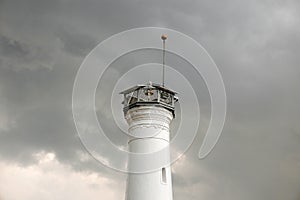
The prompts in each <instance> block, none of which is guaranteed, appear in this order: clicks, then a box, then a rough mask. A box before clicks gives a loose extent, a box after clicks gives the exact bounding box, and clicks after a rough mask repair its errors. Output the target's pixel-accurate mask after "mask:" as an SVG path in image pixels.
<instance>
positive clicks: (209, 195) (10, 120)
mask: <svg viewBox="0 0 300 200" xmlns="http://www.w3.org/2000/svg"><path fill="white" fill-rule="evenodd" d="M299 11H300V3H299V2H298V1H297V0H286V1H283V0H253V1H245V0H239V1H238V0H228V1H215V0H205V1H202V0H199V1H180V0H174V1H157V0H154V1H138V0H85V1H79V0H52V1H44V0H23V1H17V0H7V1H6V0H0V199H1V200H18V199H26V200H27V199H28V200H29V199H30V200H40V199H45V200H48V199H49V200H50V199H51V200H52V199H57V200H64V199H74V200H80V199H91V200H93V199H107V200H116V199H124V193H125V181H126V174H124V173H120V172H117V171H114V170H111V169H109V168H107V167H105V166H103V165H101V164H99V163H98V162H96V161H95V160H93V159H92V158H91V157H90V156H89V154H88V153H87V152H86V151H85V149H84V148H83V146H82V145H81V143H80V141H79V139H78V136H77V133H76V129H75V125H74V122H73V118H72V108H71V101H72V88H73V83H74V80H75V76H76V73H77V70H78V69H79V67H80V64H81V63H82V61H83V59H84V58H85V56H86V55H87V54H88V53H89V52H90V51H91V50H92V49H93V48H94V47H95V46H96V45H97V44H98V43H100V42H101V41H103V40H104V39H106V38H108V37H109V36H111V35H113V34H116V33H119V32H121V31H125V30H127V29H131V28H137V27H145V26H157V27H166V28H171V29H175V30H177V31H180V32H183V33H185V34H187V35H189V36H191V37H193V38H194V39H195V40H197V41H198V42H199V43H200V44H202V45H203V46H204V47H205V49H206V50H207V51H208V52H209V54H210V55H211V57H212V58H213V59H214V61H215V62H216V64H217V65H218V67H219V70H220V72H221V74H222V76H223V80H224V83H225V87H226V92H227V100H228V102H227V103H228V107H227V109H228V110H227V118H226V123H225V126H224V130H223V133H222V136H221V138H220V141H219V142H218V144H217V146H216V148H215V149H214V150H213V152H212V153H211V154H210V155H209V156H208V157H207V158H205V159H204V160H199V159H198V157H197V154H198V150H199V146H200V144H201V142H202V139H203V132H205V129H206V128H207V127H206V126H207V123H206V122H205V120H204V122H203V123H202V124H203V126H201V127H200V130H199V136H197V138H196V140H195V142H194V143H193V145H192V146H191V148H190V149H189V150H188V152H187V153H186V154H185V155H184V156H182V157H181V159H180V160H178V161H177V162H176V163H175V164H173V165H172V168H173V185H174V187H173V188H174V199H175V200H196V199H206V200H216V199H223V200H227V199H228V200H229V199H230V200H253V199H255V200H282V199H285V200H300V125H299V119H300V106H299V102H300V92H299V91H300V87H299V86H300V79H299V77H300V69H299V63H300V57H299V52H300V26H299V24H300V12H299ZM153 56H154V57H155V53H153ZM170 58H171V57H170ZM169 60H172V59H169ZM170 62H171V61H170ZM111 76H114V74H113V73H112V74H111ZM116 76H117V75H116ZM107 78H108V80H109V77H107ZM146 81H148V80H146ZM108 83H109V82H108ZM132 83H134V81H133V82H132ZM202 86H203V85H199V88H202ZM111 87H113V86H111ZM203 88H204V89H205V87H203ZM203 94H205V95H204V96H207V91H204V90H203ZM97 96H101V95H97ZM203 98H204V100H203V102H202V103H203V105H202V106H203V107H204V109H203V110H204V114H203V116H204V119H205V116H209V114H207V113H208V110H206V109H205V105H207V104H208V103H207V102H206V101H205V97H203ZM206 112H207V113H206ZM98 113H99V114H100V115H101V113H102V114H103V113H104V114H105V110H101V107H100V108H99V110H98ZM207 118H208V117H207ZM112 140H113V141H115V142H116V143H118V144H119V145H121V141H122V140H121V139H118V137H117V136H116V135H115V136H112Z"/></svg>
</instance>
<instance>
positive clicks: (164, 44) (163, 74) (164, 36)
mask: <svg viewBox="0 0 300 200" xmlns="http://www.w3.org/2000/svg"><path fill="white" fill-rule="evenodd" d="M167 38H168V37H167V35H165V34H163V35H162V36H161V39H162V41H163V73H162V86H163V87H165V55H166V39H167Z"/></svg>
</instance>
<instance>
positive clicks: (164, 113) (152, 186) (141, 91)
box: [121, 35, 178, 200]
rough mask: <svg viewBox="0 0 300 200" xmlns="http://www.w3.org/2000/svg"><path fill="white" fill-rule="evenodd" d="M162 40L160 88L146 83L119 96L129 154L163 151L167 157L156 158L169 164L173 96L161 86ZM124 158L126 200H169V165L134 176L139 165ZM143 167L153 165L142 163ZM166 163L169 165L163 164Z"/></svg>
mask: <svg viewBox="0 0 300 200" xmlns="http://www.w3.org/2000/svg"><path fill="white" fill-rule="evenodd" d="M161 38H162V40H163V81H162V84H155V83H151V82H149V83H147V84H144V85H136V86H134V87H132V88H129V89H127V90H125V91H123V92H121V94H122V95H123V96H124V100H123V106H124V107H123V112H124V117H125V119H126V121H127V123H128V135H129V136H130V138H129V141H128V147H129V151H130V152H131V153H135V154H150V153H153V152H157V151H160V150H161V149H163V148H167V151H164V152H167V153H162V154H160V155H159V157H160V158H158V160H164V161H169V160H170V153H169V152H170V151H169V142H170V123H171V121H172V119H173V118H174V117H175V103H176V102H177V101H178V99H177V97H176V96H175V95H176V92H175V91H173V90H171V89H169V88H166V87H165V84H164V70H165V66H164V64H165V59H164V57H165V40H166V39H167V37H166V35H162V37H161ZM137 162H138V161H136V160H134V159H132V158H131V157H130V156H129V158H128V168H129V170H128V171H130V172H131V173H129V174H128V178H127V185H126V200H172V199H173V192H172V178H171V167H170V164H169V165H165V166H161V168H159V169H156V170H153V171H150V172H144V173H135V172H134V171H132V170H131V169H135V168H137V166H139V165H141V163H137ZM144 162H145V163H142V164H143V165H144V166H147V164H149V165H150V164H151V163H152V162H155V161H154V160H151V159H148V160H144ZM165 163H169V162H165Z"/></svg>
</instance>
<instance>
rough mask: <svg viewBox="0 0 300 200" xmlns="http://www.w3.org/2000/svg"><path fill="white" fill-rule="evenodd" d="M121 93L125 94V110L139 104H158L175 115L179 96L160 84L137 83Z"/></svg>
mask: <svg viewBox="0 0 300 200" xmlns="http://www.w3.org/2000/svg"><path fill="white" fill-rule="evenodd" d="M120 94H123V95H124V101H123V102H122V104H123V105H124V108H123V112H124V114H125V115H126V113H127V111H128V110H129V109H131V108H133V107H138V106H145V105H149V106H150V105H151V106H158V107H163V108H165V109H167V110H169V111H171V112H172V114H173V117H175V102H177V101H178V98H177V97H176V96H175V95H176V94H177V93H176V92H175V91H172V90H170V89H167V88H165V87H163V86H161V85H158V84H152V83H149V84H148V85H137V86H134V87H132V88H129V89H127V90H125V91H123V92H120Z"/></svg>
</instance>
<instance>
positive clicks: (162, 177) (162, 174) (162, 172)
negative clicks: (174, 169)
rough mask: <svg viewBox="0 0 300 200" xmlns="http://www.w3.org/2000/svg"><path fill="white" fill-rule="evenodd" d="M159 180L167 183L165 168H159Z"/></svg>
mask: <svg viewBox="0 0 300 200" xmlns="http://www.w3.org/2000/svg"><path fill="white" fill-rule="evenodd" d="M161 181H162V183H164V184H166V183H167V173H166V168H162V169H161Z"/></svg>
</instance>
